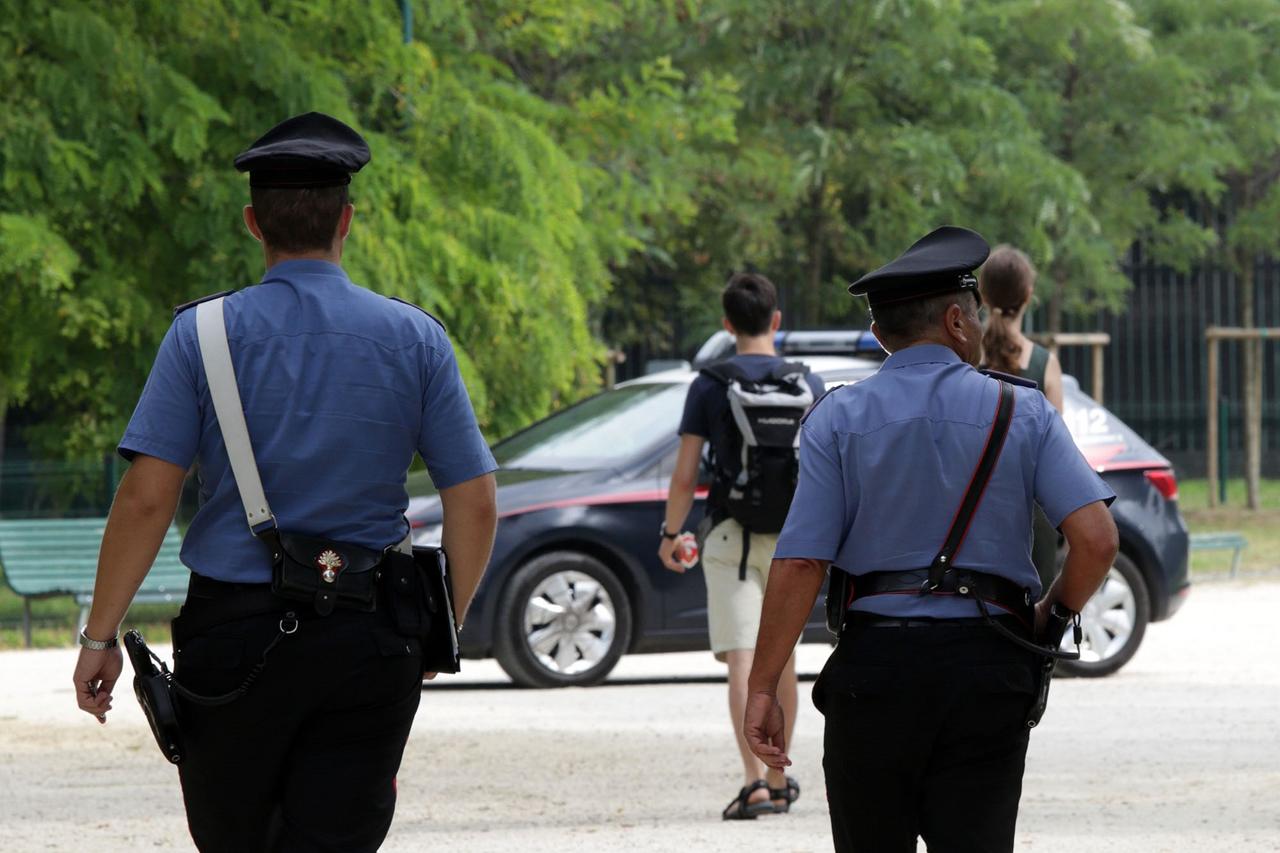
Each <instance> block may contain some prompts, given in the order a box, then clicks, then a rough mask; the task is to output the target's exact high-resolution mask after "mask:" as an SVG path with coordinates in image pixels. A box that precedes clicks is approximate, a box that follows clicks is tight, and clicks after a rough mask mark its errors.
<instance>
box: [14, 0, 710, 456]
mask: <svg viewBox="0 0 1280 853" xmlns="http://www.w3.org/2000/svg"><path fill="white" fill-rule="evenodd" d="M24 5H25V4H23V3H20V2H14V0H7V2H5V3H4V4H3V5H2V6H0V13H2V17H3V23H0V48H2V49H3V54H2V56H3V59H0V62H3V65H0V79H3V80H4V81H5V85H4V87H3V93H2V94H0V103H3V106H4V109H3V110H2V111H0V116H2V117H0V169H2V170H3V186H4V189H5V193H4V197H3V198H0V214H3V216H4V218H3V219H0V228H2V229H3V234H4V237H5V243H4V249H3V250H2V252H0V271H3V272H8V273H10V276H11V279H10V280H11V281H13V282H14V283H15V284H16V287H13V288H6V291H5V301H4V302H3V303H2V304H3V307H4V309H5V315H4V320H3V323H4V327H5V329H6V331H7V333H8V334H11V335H13V336H15V338H16V339H17V344H16V345H15V346H13V347H12V348H11V349H8V350H7V351H6V356H5V361H4V363H3V365H0V367H2V368H3V370H4V374H3V386H2V388H3V390H4V391H5V392H6V394H7V396H8V397H9V398H10V399H12V400H14V401H22V400H26V399H28V398H29V400H30V403H31V405H33V406H35V407H38V408H39V409H40V410H41V411H42V412H43V413H45V414H46V416H47V418H46V422H47V424H48V428H47V429H45V430H41V431H37V433H36V434H35V435H34V438H35V439H36V440H37V441H38V442H39V443H40V444H41V445H42V446H44V447H48V448H53V447H59V448H61V449H63V450H65V451H67V452H72V453H74V452H85V451H95V450H101V449H103V448H105V447H107V446H109V445H110V444H111V442H112V441H113V440H114V438H115V437H116V436H117V435H118V433H119V430H120V427H121V426H122V423H123V420H124V419H125V418H127V416H128V413H129V411H130V408H131V406H132V403H133V401H134V399H136V396H137V392H138V389H139V388H140V386H141V381H142V379H143V378H144V377H145V371H146V369H147V366H148V364H149V362H150V358H151V356H152V354H153V353H154V347H155V345H156V343H157V342H158V341H159V338H160V336H161V335H162V334H163V332H164V329H165V327H166V325H167V323H168V316H169V315H168V310H169V307H170V306H171V305H173V304H176V303H178V302H182V301H185V300H187V299H190V298H192V297H195V296H199V295H202V294H204V293H208V292H212V291H217V290H221V289H226V288H229V287H240V286H245V285H247V284H251V283H252V282H254V281H255V280H257V278H258V277H259V276H260V274H261V259H260V256H259V255H258V252H257V249H256V247H255V245H254V244H253V243H252V241H250V240H249V239H248V238H247V236H246V235H245V234H244V232H243V229H242V227H241V226H240V224H239V207H240V205H241V204H242V203H243V202H244V201H245V200H246V195H247V194H246V192H245V179H244V177H243V176H240V175H237V174H236V173H235V172H234V171H233V170H232V169H231V165H230V163H231V159H232V158H233V157H234V155H235V154H236V153H237V152H238V151H240V150H241V149H243V148H244V147H245V146H246V145H247V143H248V142H249V141H250V140H252V139H253V138H254V136H256V135H257V134H259V133H261V132H262V131H263V130H265V129H266V128H267V127H269V126H270V125H272V124H273V123H275V122H276V121H278V120H280V119H281V118H283V117H285V116H287V115H290V114H293V113H297V112H302V111H305V110H308V109H318V110H322V111H326V112H330V113H332V114H334V115H337V116H339V117H341V118H343V119H344V120H346V121H348V122H350V123H352V124H353V125H354V126H356V127H357V128H359V129H360V130H361V131H363V132H364V133H365V134H366V136H367V137H368V139H369V141H370V145H371V147H372V149H373V151H374V159H373V162H372V163H371V164H370V166H369V167H367V169H366V170H365V171H364V172H362V173H361V174H360V175H359V176H358V178H357V180H356V182H355V183H354V184H353V198H354V200H355V203H356V205H357V225H356V231H355V238H354V239H353V240H352V242H351V243H350V245H349V248H348V256H347V258H346V259H345V264H346V266H347V267H348V269H349V271H350V272H351V274H352V276H353V278H354V279H355V280H357V281H359V282H361V283H364V284H367V285H368V286H370V287H373V288H374V289H375V290H378V291H379V292H382V293H386V294H388V295H397V296H401V297H405V298H408V299H410V300H413V301H415V302H418V303H419V304H422V305H423V306H424V307H426V308H427V309H428V310H431V311H433V312H435V313H437V314H439V315H440V316H441V317H442V318H443V319H444V320H445V321H446V323H447V324H448V325H449V326H450V328H451V331H452V332H453V337H454V339H455V342H456V343H457V346H458V349H459V351H460V357H461V361H462V366H463V371H464V374H465V376H466V378H467V380H468V385H469V387H470V389H471V392H472V395H473V398H474V399H475V401H476V404H477V409H478V410H479V412H480V415H481V417H482V420H483V421H484V422H485V423H486V424H487V425H488V427H489V429H490V431H491V432H492V433H495V434H502V433H505V432H508V431H510V430H512V429H514V428H515V427H517V426H519V425H522V424H524V423H526V422H528V421H529V420H530V419H533V418H536V417H538V416H540V415H542V414H545V413H546V412H547V411H548V410H549V409H550V408H551V407H552V406H553V405H555V404H556V403H557V402H558V401H560V400H563V399H564V398H566V397H569V396H573V395H576V394H580V393H582V391H583V390H586V389H589V388H590V387H593V386H594V384H595V383H596V382H598V375H599V373H598V363H599V359H600V356H601V348H600V346H599V345H598V344H597V343H596V342H595V338H594V337H593V335H592V334H591V330H590V326H589V323H590V318H591V313H592V308H593V307H594V306H597V305H599V304H600V302H601V300H602V299H603V297H604V295H605V293H606V292H607V291H608V287H609V283H610V276H611V273H610V269H611V268H613V267H620V266H622V265H625V264H626V263H627V261H628V258H629V257H630V256H632V255H633V254H636V253H642V252H645V251H649V250H657V247H658V243H656V242H655V241H654V240H653V233H652V229H651V227H650V226H649V225H648V224H647V220H649V219H653V220H663V219H668V218H670V219H676V220H679V219H687V218H689V217H690V216H691V215H692V212H693V210H694V209H695V206H694V205H693V203H692V202H691V201H690V200H689V199H688V197H687V193H685V192H684V191H683V190H682V189H681V182H680V181H679V180H677V179H676V178H675V176H674V172H675V171H676V170H677V168H678V166H677V165H671V166H669V167H667V166H666V165H665V162H664V161H663V158H664V157H665V156H666V155H671V156H672V157H673V159H674V160H675V161H676V163H677V164H678V162H679V159H680V158H681V157H682V156H683V154H682V142H693V143H695V144H696V143H697V141H698V140H700V139H702V138H704V137H705V138H708V139H714V138H732V133H733V123H732V116H733V108H734V106H735V104H734V102H733V99H732V93H731V90H730V89H728V88H726V87H722V86H718V85H717V84H716V83H715V81H707V82H706V84H705V85H701V86H687V85H684V77H683V75H682V74H681V73H680V72H678V71H676V70H675V69H673V68H672V67H671V66H670V63H669V62H665V61H663V60H662V59H661V58H657V59H655V60H654V61H652V62H649V63H646V64H644V65H643V66H639V67H636V68H634V69H629V70H628V71H627V73H625V74H620V75H618V77H616V78H615V79H613V80H612V81H610V82H609V85H604V84H603V83H602V84H601V85H599V86H593V87H590V88H587V89H584V90H582V91H579V92H575V93H574V95H573V97H571V98H564V99H560V100H549V99H547V98H544V97H542V96H540V95H539V93H537V92H536V91H534V90H533V89H532V88H531V87H530V86H528V85H527V84H526V83H525V82H524V81H522V80H521V79H519V77H518V75H517V72H516V71H515V70H514V69H513V67H512V66H511V65H510V64H507V63H504V62H502V61H500V60H499V59H498V58H496V57H497V56H498V55H499V54H502V53H508V54H511V55H513V56H515V55H521V54H524V53H529V54H531V55H537V56H549V57H554V56H555V55H556V54H557V53H558V52H562V51H564V50H567V49H568V47H569V46H571V45H573V44H576V43H577V42H578V41H579V40H580V39H581V38H582V37H583V36H584V33H587V32H589V31H590V29H591V28H594V27H597V26H599V27H606V28H607V27H616V26H620V25H621V21H622V18H621V17H619V15H617V14H608V15H604V16H602V17H600V18H599V19H597V18H596V16H593V15H580V14H578V11H575V10H580V7H582V5H583V4H569V3H566V4H562V8H560V9H559V10H558V11H557V10H556V9H554V8H552V9H551V12H548V11H547V10H548V8H549V7H552V6H553V5H554V4H541V3H539V4H532V3H530V4H519V3H510V4H504V7H503V9H502V10H501V14H499V10H497V9H488V10H486V9H484V8H482V6H483V4H475V5H474V6H473V5H472V4H468V3H462V2H458V3H455V4H453V6H452V7H450V5H449V4H447V3H432V4H426V3H420V4H417V5H418V6H419V9H418V12H419V15H418V19H417V20H418V24H419V35H420V36H421V37H420V38H419V39H417V40H415V41H414V42H413V43H412V44H409V45H404V44H401V19H400V14H399V8H398V5H397V4H394V3H382V4H369V3H365V2H361V1H360V0H329V2H311V3H306V4H271V5H270V6H269V7H268V6H266V5H265V4H259V3H253V2H244V1H243V0H224V2H202V3H196V4H173V3H162V2H158V1H157V2H136V3H130V4H119V3H114V2H106V0H104V2H79V3H77V2H63V3H57V4H51V5H52V8H50V9H47V10H46V11H45V12H44V13H42V14H36V15H32V14H24V13H23V11H22V8H21V7H23V6H24ZM489 5H490V6H493V5H494V4H489ZM643 5H646V4H632V6H633V11H643V9H641V6H643ZM654 5H655V7H656V4H654ZM525 7H527V8H525ZM535 8H536V9H537V10H538V12H537V14H536V16H535V14H534V12H533V10H534V9H535ZM424 12H426V13H427V14H424ZM473 21H474V22H481V21H483V22H485V26H486V29H484V30H483V31H481V29H480V27H479V26H478V24H477V25H476V26H472V25H471V22H473ZM584 28H585V29H584ZM478 48H482V49H478ZM641 133H643V134H645V136H646V138H645V139H643V140H639V139H637V137H638V135H639V134H641ZM629 138H630V139H631V141H632V142H633V143H635V144H628V139H629ZM664 168H665V169H666V171H665V172H664V171H663V169H664ZM37 317H38V318H46V317H53V318H56V322H48V321H45V320H43V319H42V320H41V321H40V322H28V320H27V319H26V318H37ZM37 364H38V368H37V367H36V365H37ZM37 369H38V372H39V381H38V382H32V381H31V378H32V372H33V370H37Z"/></svg>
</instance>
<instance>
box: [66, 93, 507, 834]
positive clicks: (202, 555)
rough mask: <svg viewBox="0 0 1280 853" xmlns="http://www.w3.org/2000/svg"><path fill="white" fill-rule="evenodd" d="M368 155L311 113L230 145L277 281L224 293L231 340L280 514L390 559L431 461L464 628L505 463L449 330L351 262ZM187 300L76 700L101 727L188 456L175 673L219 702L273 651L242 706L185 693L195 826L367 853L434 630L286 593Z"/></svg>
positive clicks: (347, 132) (270, 277)
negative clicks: (192, 497) (474, 402)
mask: <svg viewBox="0 0 1280 853" xmlns="http://www.w3.org/2000/svg"><path fill="white" fill-rule="evenodd" d="M368 160H369V149H368V146H367V145H366V144H365V141H364V140H363V139H362V138H361V137H360V135H359V134H357V133H356V132H355V131H354V130H352V129H351V128H350V127H348V126H346V125H345V124H343V123H342V122H340V121H338V120H336V119H334V118H331V117H329V116H326V115H321V114H317V113H309V114H306V115H302V116H297V117H294V118H291V119H288V120H287V121H285V122H283V123H282V124H280V125H278V126H276V127H275V128H273V129H272V130H270V131H269V132H268V133H267V134H266V135H264V136H263V137H261V138H260V139H259V140H257V141H256V142H255V143H254V144H253V145H252V146H251V147H250V148H249V149H248V150H247V151H245V152H244V153H243V154H241V155H240V157H238V158H237V159H236V166H237V167H238V168H239V169H240V170H241V171H246V170H247V171H248V172H249V185H250V194H251V197H252V205H250V206H247V207H245V209H244V220H245V224H246V225H247V226H248V229H249V231H250V232H251V233H252V234H253V236H254V237H255V238H256V239H258V240H259V241H260V242H261V243H262V248H263V253H264V256H265V261H266V267H267V271H266V274H265V275H264V276H263V278H262V281H261V282H260V283H259V284H257V285H255V286H253V287H248V288H245V289H244V290H240V291H237V292H234V293H231V294H230V295H227V296H226V298H225V302H224V303H223V310H224V315H225V321H226V328H227V339H228V341H229V345H230V353H231V358H232V363H233V366H234V373H235V378H236V381H237V382H236V384H238V386H239V390H240V396H241V400H242V405H243V409H244V416H245V420H246V422H247V425H248V432H249V435H250V438H251V444H252V450H253V455H254V456H255V457H256V463H257V468H258V471H259V473H260V475H261V479H262V483H263V486H264V490H265V493H266V497H267V498H268V501H269V503H270V508H271V510H272V511H273V513H274V515H275V521H276V523H277V525H278V528H279V529H280V530H284V531H293V532H295V533H298V534H302V535H307V536H314V537H323V538H325V539H327V540H337V541H341V542H345V543H352V544H353V545H355V546H360V547H363V548H367V549H371V550H373V551H375V552H382V551H384V549H387V548H388V547H389V546H392V545H393V544H394V543H397V542H400V541H401V540H403V539H404V537H405V535H406V533H407V531H408V525H407V523H406V521H405V517H404V513H405V510H406V508H407V505H408V495H407V493H406V490H405V477H406V474H407V472H408V470H409V466H410V463H411V462H412V459H413V454H414V453H415V452H418V453H420V454H421V455H422V457H423V459H424V460H425V462H426V464H427V470H428V472H429V473H430V475H431V477H432V480H433V481H434V483H435V485H436V487H437V488H439V490H440V495H441V499H442V501H443V506H444V531H443V536H444V545H445V547H446V548H447V550H448V552H449V555H450V564H451V566H452V571H453V583H454V591H455V598H456V600H455V610H456V614H457V618H458V619H459V621H460V620H461V619H462V616H463V614H464V613H465V611H466V608H467V605H468V603H469V602H470V600H471V597H472V594H473V592H474V590H475V588H476V585H477V584H478V583H479V580H480V576H481V573H482V572H483V569H484V566H485V564H486V563H487V561H488V557H489V551H490V548H491V547H492V542H493V533H494V529H495V526H496V509H495V500H494V482H493V476H492V473H491V472H492V471H494V470H495V469H496V467H497V466H496V464H495V463H494V459H493V457H492V456H491V455H490V453H489V449H488V447H487V445H486V444H485V441H484V439H483V438H482V436H481V434H480V431H479V429H478V427H477V425H476V420H475V416H474V414H473V412H472V408H471V403H470V400H469V398H468V396H467V392H466V388H465V387H464V386H463V383H462V380H461V377H460V375H459V372H458V364H457V360H456V359H455V356H454V353H453V348H452V347H451V345H450V342H449V338H448V337H447V336H446V334H445V330H444V328H443V327H442V326H441V325H440V323H439V322H438V321H436V320H435V319H434V318H432V317H431V316H429V315H428V314H426V313H425V312H424V311H422V310H421V309H419V308H417V307H415V306H413V305H409V304H407V303H403V302H399V301H395V300H392V299H387V298H385V297H382V296H379V295H377V294H375V293H373V292H371V291H369V290H367V289H365V288H363V287H360V286H358V285H356V284H354V283H353V282H352V281H351V280H350V279H349V278H348V277H347V274H346V273H345V272H344V271H343V268H342V267H341V266H340V260H341V257H342V250H343V246H344V244H345V241H346V239H347V236H348V232H349V229H350V226H351V219H352V215H353V212H354V208H353V207H352V205H351V204H350V202H349V200H348V184H349V183H350V181H351V173H353V172H355V171H358V170H359V169H360V168H361V167H362V166H363V165H364V164H365V163H366V162H368ZM221 295H222V294H219V296H221ZM207 298H208V297H207ZM198 301H204V300H198ZM188 307H190V306H183V307H182V308H179V309H178V311H177V313H176V316H175V318H174V321H173V325H172V326H171V327H170V328H169V331H168V333H167V334H166V335H165V337H164V340H163V342H162V343H161V345H160V351H159V354H158V355H157V356H156V361H155V365H154V366H153V367H152V370H151V375H150V377H149V378H148V380H147V383H146V386H145V387H144V388H143V391H142V396H141V399H140V400H139V401H138V405H137V409H136V410H135V411H134V414H133V418H132V419H131V420H130V422H129V425H128V428H127V429H126V431H125V434H124V437H123V439H122V440H121V442H120V446H119V450H120V453H121V454H122V455H123V456H124V457H125V458H126V459H129V460H131V461H132V465H131V466H130V468H129V470H128V471H127V472H126V474H125V476H124V478H123V480H122V481H121V484H120V488H119V491H118V492H117V494H116V499H115V502H114V504H113V506H112V508H111V514H110V517H109V519H108V522H107V527H106V531H105V533H104V535H103V542H102V549H101V556H100V560H99V566H98V579H97V586H96V588H95V594H94V599H93V607H92V610H91V611H90V614H89V620H88V623H87V624H86V625H85V626H84V629H83V631H82V632H81V645H82V646H84V648H83V649H82V650H81V655H80V659H79V661H78V663H77V665H76V670H75V685H76V691H77V701H78V704H79V706H80V707H81V708H82V709H83V710H85V711H87V712H89V713H91V714H94V715H95V716H97V717H98V718H99V720H100V721H105V714H106V712H107V711H108V710H110V707H111V704H110V703H111V696H112V690H113V687H114V685H115V683H116V680H117V678H119V676H120V672H121V654H120V649H119V648H118V647H117V645H116V638H117V632H118V629H119V625H120V622H121V620H122V619H123V618H124V615H125V612H126V611H127V609H128V607H129V603H130V601H131V599H132V598H133V595H134V593H135V592H136V590H137V588H138V586H139V585H140V583H141V581H142V579H143V577H144V576H145V575H146V573H147V571H148V569H149V568H150V565H151V562H152V560H153V559H154V557H155V555H156V552H157V550H158V548H159V546H160V543H161V540H162V539H163V537H164V533H165V530H166V528H167V527H168V525H169V523H170V520H171V519H172V518H173V515H174V511H175V507H176V505H177V501H178V494H179V491H180V489H181V486H182V482H183V479H184V477H185V475H186V473H187V470H188V469H189V468H190V467H191V466H192V464H193V463H195V462H198V463H199V467H198V471H199V480H200V508H199V511H198V512H197V514H196V516H195V519H194V521H193V522H192V524H191V527H190V529H189V530H188V531H187V535H186V537H185V539H184V541H183V546H182V560H183V562H184V563H185V564H186V565H187V566H188V567H190V569H191V570H192V576H191V583H190V588H189V591H188V595H187V600H186V603H185V604H184V605H183V608H182V612H181V614H180V615H179V616H178V618H177V619H176V620H175V621H174V636H175V650H174V656H175V660H176V677H177V680H178V682H179V683H180V684H182V685H183V686H184V687H186V688H188V689H190V690H192V691H195V692H197V693H200V694H205V695H210V694H219V693H224V692H227V691H231V690H234V689H235V688H237V687H238V686H239V685H241V684H242V683H244V682H245V679H246V674H247V673H248V672H250V671H251V670H253V668H254V666H255V664H258V663H260V662H264V661H265V665H264V666H263V667H262V668H261V670H260V672H258V674H257V676H256V678H255V679H252V684H251V686H250V687H249V689H248V690H247V691H245V692H244V693H243V695H242V696H240V697H239V698H237V699H235V700H234V701H231V702H228V703H226V704H223V705H220V706H216V707H205V706H202V705H196V704H188V703H186V702H183V703H182V704H181V705H180V708H179V710H180V716H181V721H182V726H183V737H184V740H185V744H184V745H185V749H186V755H185V756H184V758H183V760H182V763H181V764H180V765H179V776H180V778H181V781H182V792H183V799H184V801H185V804H186V809H187V817H188V824H189V826H190V830H191V834H192V837H193V839H194V840H195V842H196V845H197V847H199V848H200V849H201V850H203V851H213V850H216V851H223V850H225V851H250V850H268V849H270V850H343V851H362V850H368V851H372V850H376V849H377V848H378V846H379V845H380V844H381V842H382V840H383V838H384V837H385V836H386V833H387V829H388V828H389V826H390V824H391V817H392V812H393V810H394V806H395V775H396V771H397V769H398V767H399V764H400V758H401V755H402V753H403V751H404V747H405V742H406V739H407V737H408V734H409V727H410V724H411V723H412V721H413V717H414V714H415V712H416V710H417V707H418V702H419V698H420V696H421V683H422V678H423V676H424V672H423V665H422V662H423V657H422V649H421V645H420V641H419V640H418V639H416V638H408V637H406V636H405V635H404V633H403V632H401V631H398V630H396V628H395V627H394V625H393V623H392V621H391V619H392V617H391V615H390V614H389V613H388V611H389V610H391V609H393V608H390V607H386V606H379V607H377V609H375V610H374V611H373V612H364V611H362V610H354V609H344V608H343V607H341V606H339V607H338V608H336V609H334V610H333V611H332V612H331V613H328V615H323V616H322V615H320V613H319V612H318V611H315V610H311V609H309V607H308V606H307V605H305V604H300V603H299V602H297V601H284V600H277V599H276V598H275V597H273V593H272V592H271V590H270V586H269V583H268V582H269V580H270V579H271V573H272V568H273V559H272V557H273V555H272V554H271V553H270V551H269V549H268V548H267V547H266V546H265V545H264V544H263V542H262V541H260V540H259V539H258V538H256V537H255V536H254V535H253V533H252V532H251V531H250V529H249V528H248V526H247V525H246V523H245V512H244V509H243V508H242V505H241V498H240V494H239V491H238V488H237V483H236V479H235V477H234V476H233V474H232V471H231V469H230V467H229V462H228V454H227V448H226V445H225V444H224V439H223V434H222V430H221V429H220V424H219V422H218V419H217V418H216V417H215V415H214V410H213V405H212V402H211V398H210V393H209V382H208V376H207V373H206V369H205V365H204V364H203V362H202V358H201V350H200V346H199V343H198V340H197V335H196V324H195V315H196V313H197V312H196V311H194V310H186V309H187V308H188ZM378 594H379V596H380V597H379V602H380V603H381V602H382V601H384V599H383V598H382V597H381V596H382V595H383V593H382V592H379V593H378ZM286 610H287V611H288V612H289V614H291V618H290V619H289V620H285V619H282V614H283V613H285V611H286ZM294 616H296V618H294ZM286 626H287V628H288V631H287V632H286ZM273 644H274V645H273ZM268 646H270V650H269V655H268V656H267V657H266V658H265V659H264V657H263V655H264V650H266V649H267V648H268ZM426 675H427V676H428V677H430V676H431V675H433V674H432V673H427V674H426Z"/></svg>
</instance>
